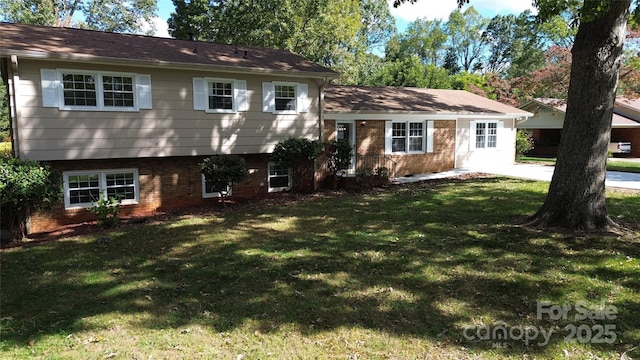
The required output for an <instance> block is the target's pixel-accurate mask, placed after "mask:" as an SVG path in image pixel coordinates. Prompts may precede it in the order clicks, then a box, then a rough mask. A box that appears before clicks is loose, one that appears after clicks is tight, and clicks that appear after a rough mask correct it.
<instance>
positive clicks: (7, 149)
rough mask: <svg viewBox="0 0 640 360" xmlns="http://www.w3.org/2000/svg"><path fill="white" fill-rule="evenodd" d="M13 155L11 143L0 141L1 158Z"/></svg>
mask: <svg viewBox="0 0 640 360" xmlns="http://www.w3.org/2000/svg"><path fill="white" fill-rule="evenodd" d="M11 157H13V150H12V148H11V143H10V142H8V141H6V142H0V158H11Z"/></svg>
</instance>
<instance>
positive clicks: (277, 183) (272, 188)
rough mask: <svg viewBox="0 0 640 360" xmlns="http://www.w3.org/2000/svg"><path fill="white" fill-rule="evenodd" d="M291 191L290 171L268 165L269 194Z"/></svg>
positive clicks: (272, 164) (273, 164)
mask: <svg viewBox="0 0 640 360" xmlns="http://www.w3.org/2000/svg"><path fill="white" fill-rule="evenodd" d="M289 189H291V169H289V168H285V167H282V166H280V165H278V164H276V163H269V192H276V191H285V190H289Z"/></svg>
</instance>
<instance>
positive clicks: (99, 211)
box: [89, 196, 122, 228]
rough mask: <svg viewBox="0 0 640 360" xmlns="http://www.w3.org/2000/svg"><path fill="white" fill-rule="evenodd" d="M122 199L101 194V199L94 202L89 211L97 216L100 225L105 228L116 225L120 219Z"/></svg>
mask: <svg viewBox="0 0 640 360" xmlns="http://www.w3.org/2000/svg"><path fill="white" fill-rule="evenodd" d="M121 204H122V201H121V200H120V198H119V197H118V198H116V197H113V196H112V197H106V196H100V200H98V201H96V202H95V203H93V206H92V207H90V208H89V212H91V213H92V214H93V215H95V216H96V217H97V219H96V222H97V223H98V226H100V227H103V228H110V227H114V226H115V225H116V224H118V222H119V221H120V218H119V217H118V215H119V214H120V205H121Z"/></svg>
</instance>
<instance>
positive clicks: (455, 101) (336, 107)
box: [325, 85, 531, 116]
mask: <svg viewBox="0 0 640 360" xmlns="http://www.w3.org/2000/svg"><path fill="white" fill-rule="evenodd" d="M325 102H326V106H325V110H326V111H327V112H329V113H348V112H358V113H384V112H393V113H411V112H413V113H425V114H440V115H444V114H456V115H463V114H468V115H483V114H486V115H506V114H509V115H514V116H528V115H531V114H530V113H529V112H527V111H524V110H521V109H518V108H515V107H512V106H509V105H505V104H502V103H499V102H497V101H494V100H491V99H487V98H485V97H482V96H479V95H475V94H472V93H470V92H467V91H463V90H436V89H423V88H408V87H406V88H401V87H390V86H387V87H363V86H339V85H327V86H326V87H325Z"/></svg>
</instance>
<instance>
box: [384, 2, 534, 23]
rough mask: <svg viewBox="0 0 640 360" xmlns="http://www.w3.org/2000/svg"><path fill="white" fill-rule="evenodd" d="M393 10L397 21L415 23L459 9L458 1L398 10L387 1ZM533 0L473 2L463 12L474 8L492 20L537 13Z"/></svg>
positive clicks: (414, 5)
mask: <svg viewBox="0 0 640 360" xmlns="http://www.w3.org/2000/svg"><path fill="white" fill-rule="evenodd" d="M387 3H389V7H390V8H391V14H392V15H393V16H394V17H395V18H396V19H401V20H404V21H413V20H416V19H422V18H424V19H427V20H434V19H442V20H446V19H447V18H449V14H450V13H451V12H452V11H454V10H456V9H457V8H458V2H457V1H456V0H418V1H417V2H416V3H414V4H410V3H409V2H406V3H404V4H402V5H400V6H399V7H398V8H394V7H393V0H387ZM531 3H532V1H531V0H471V2H470V3H469V4H468V5H465V6H464V7H463V10H464V9H466V8H468V7H469V6H473V7H474V8H475V9H476V10H478V12H480V13H481V14H482V15H483V16H484V17H487V18H492V17H494V16H496V15H498V14H500V15H505V14H510V13H511V14H520V13H521V12H523V11H525V10H531V11H533V12H534V13H536V10H535V7H534V6H533V5H532V4H531Z"/></svg>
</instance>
